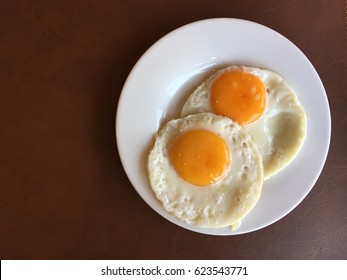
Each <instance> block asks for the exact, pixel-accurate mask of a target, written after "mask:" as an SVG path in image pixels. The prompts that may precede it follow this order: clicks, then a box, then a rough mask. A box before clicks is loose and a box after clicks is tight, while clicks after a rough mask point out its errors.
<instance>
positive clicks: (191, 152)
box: [169, 130, 230, 186]
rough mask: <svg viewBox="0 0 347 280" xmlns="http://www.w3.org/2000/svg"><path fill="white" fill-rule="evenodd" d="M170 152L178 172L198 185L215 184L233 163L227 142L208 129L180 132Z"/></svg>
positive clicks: (188, 180)
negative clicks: (231, 162)
mask: <svg viewBox="0 0 347 280" xmlns="http://www.w3.org/2000/svg"><path fill="white" fill-rule="evenodd" d="M169 154H170V160H171V163H172V165H173V166H174V168H175V170H176V172H177V173H178V174H179V175H180V176H181V177H182V178H183V179H184V180H186V181H187V182H189V183H191V184H193V185H196V186H207V185H210V184H213V183H215V182H216V181H218V180H219V179H221V178H222V177H223V175H224V173H225V171H226V170H227V169H228V167H229V165H230V151H229V147H228V145H227V143H226V142H225V141H224V139H223V138H221V137H220V136H218V135H217V134H215V133H213V132H210V131H207V130H191V131H188V132H186V133H184V134H182V135H180V136H179V137H178V138H177V139H176V140H175V141H174V143H173V145H172V146H171V147H170V151H169Z"/></svg>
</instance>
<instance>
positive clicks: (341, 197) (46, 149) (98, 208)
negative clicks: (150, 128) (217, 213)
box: [0, 0, 347, 259]
mask: <svg viewBox="0 0 347 280" xmlns="http://www.w3.org/2000/svg"><path fill="white" fill-rule="evenodd" d="M345 5H346V4H345V1H343V0H340V1H339V0H336V1H323V0H319V1H313V0H312V1H311V0H310V1H284V0H282V1H277V0H267V1H248V0H247V1H227V0H225V1H196V0H193V1H192V0H190V1H180V0H174V1H159V0H156V1H154V0H149V1H144V0H139V1H133V0H131V1H120V0H118V1H112V0H100V1H67V0H61V1H41V0H40V1H6V0H5V1H1V2H0V85H1V90H0V190H1V194H0V258H1V259H346V258H347V149H346V147H345V146H344V145H345V144H346V136H347V117H346V108H347V33H346V32H347V30H346V25H347V19H346V12H345V9H346V6H345ZM215 17H230V18H241V19H247V20H251V21H254V22H257V23H261V24H263V25H266V26H268V27H270V28H272V29H274V30H276V31H278V32H279V33H281V34H283V35H284V36H285V37H287V38H288V39H289V40H291V41H292V42H293V43H294V44H296V45H297V46H298V47H299V48H300V49H301V50H302V51H303V52H304V53H305V55H306V56H307V57H308V58H309V60H310V61H311V62H312V64H313V65H314V67H315V68H316V70H317V72H318V74H319V75H320V77H321V79H322V82H323V84H324V86H325V89H326V92H327V96H328V99H329V103H330V109H331V115H332V139H331V145H330V151H329V154H328V158H327V162H326V164H325V167H324V169H323V171H322V174H321V176H320V177H319V179H318V181H317V183H316V184H315V186H314V188H313V189H312V191H311V192H310V193H309V194H308V196H307V197H306V198H305V199H304V201H303V202H302V203H301V204H300V205H299V206H298V207H297V208H295V209H294V211H292V212H291V213H290V214H289V215H287V216H285V217H284V218H283V219H281V220H280V221H278V222H276V223H275V224H273V225H271V226H269V227H266V228H264V229H261V230H259V231H255V232H252V233H248V234H243V235H238V236H225V237H220V236H209V235H204V234H199V233H195V232H191V231H188V230H186V229H183V228H180V227H178V226H176V225H175V224H172V223H170V222H169V221H167V220H165V219H164V218H162V217H161V216H160V215H158V214H157V213H156V212H155V211H153V210H152V209H151V208H150V207H149V206H148V205H147V204H146V203H145V202H144V201H143V200H142V199H141V197H140V196H139V195H138V194H137V192H136V191H135V190H134V188H133V186H132V185H131V184H130V182H129V180H128V178H127V176H126V174H125V172H124V169H123V167H122V164H121V162H120V159H119V155H118V151H117V146H116V139H115V116H116V110H117V102H118V99H119V96H120V93H121V90H122V87H123V84H124V82H125V80H126V78H127V75H128V74H129V72H130V70H131V69H132V67H133V66H134V64H135V63H136V61H137V60H138V59H139V58H140V56H141V55H142V54H143V53H144V52H145V51H146V49H148V48H149V47H150V46H151V45H152V44H153V43H155V42H156V41H157V40H158V39H159V38H161V37H162V36H163V35H165V34H167V33H168V32H170V31H172V30H174V29H176V28H178V27H180V26H182V25H184V24H187V23H191V22H194V21H197V20H201V19H207V18H215ZM317 152H319V151H317Z"/></svg>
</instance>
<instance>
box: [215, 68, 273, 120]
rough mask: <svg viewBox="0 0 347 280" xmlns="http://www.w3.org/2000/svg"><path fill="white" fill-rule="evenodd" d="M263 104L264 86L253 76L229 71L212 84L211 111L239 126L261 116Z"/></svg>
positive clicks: (264, 101)
mask: <svg viewBox="0 0 347 280" xmlns="http://www.w3.org/2000/svg"><path fill="white" fill-rule="evenodd" d="M265 104H266V89H265V86H264V84H263V82H262V81H261V80H260V79H259V78H258V77H256V76H255V75H253V74H250V73H247V72H243V71H241V70H231V71H228V72H225V73H223V74H222V75H221V76H220V77H218V78H217V79H216V80H215V81H214V82H213V84H212V88H211V106H212V109H213V111H214V112H215V113H216V114H219V115H223V116H226V117H229V118H230V119H232V120H234V121H236V122H238V123H239V124H241V125H244V124H250V123H252V122H254V121H255V120H257V119H258V118H259V117H260V116H261V115H262V114H263V112H264V110H265Z"/></svg>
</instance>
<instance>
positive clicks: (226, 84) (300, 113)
mask: <svg viewBox="0 0 347 280" xmlns="http://www.w3.org/2000/svg"><path fill="white" fill-rule="evenodd" d="M200 112H212V113H215V114H218V115H222V116H226V117H229V118H230V119H232V120H234V121H236V122H237V123H239V124H240V125H242V126H244V127H245V128H246V129H247V130H248V132H249V134H250V135H251V136H252V137H253V139H254V141H255V143H256V145H257V146H258V149H259V151H260V154H261V156H262V161H263V167H264V178H265V179H268V178H270V177H271V176H272V175H274V174H276V173H277V172H279V171H280V170H281V169H283V168H284V167H285V166H287V165H288V164H289V163H290V162H291V161H292V160H293V159H294V158H295V156H296V155H297V154H298V152H299V150H300V149H301V147H302V145H303V143H304V139H305V137H306V113H305V111H304V109H303V107H302V106H301V104H300V102H299V100H298V98H297V96H296V94H295V92H294V90H293V89H292V88H291V87H290V86H289V85H288V83H287V82H286V81H285V80H284V79H283V78H282V77H281V76H280V75H278V74H277V73H274V72H272V71H269V70H264V69H259V68H253V67H245V66H231V67H228V68H225V69H222V70H219V71H217V72H216V73H215V74H213V75H212V76H211V77H210V78H208V79H207V80H206V81H204V82H203V83H202V84H201V85H200V86H198V88H197V89H196V90H195V91H194V92H193V93H192V94H191V95H190V97H189V98H188V100H187V101H186V103H185V104H184V106H183V109H182V112H181V116H182V117H184V116H187V115H190V114H196V113H200Z"/></svg>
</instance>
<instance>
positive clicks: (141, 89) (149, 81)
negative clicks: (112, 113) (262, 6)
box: [116, 18, 330, 235]
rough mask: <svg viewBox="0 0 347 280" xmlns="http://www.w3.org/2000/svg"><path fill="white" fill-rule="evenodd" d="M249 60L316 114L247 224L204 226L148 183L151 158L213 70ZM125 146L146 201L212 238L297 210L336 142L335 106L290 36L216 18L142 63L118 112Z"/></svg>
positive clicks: (165, 41) (175, 34)
mask: <svg viewBox="0 0 347 280" xmlns="http://www.w3.org/2000/svg"><path fill="white" fill-rule="evenodd" d="M233 64H236V65H248V66H255V67H261V68H267V69H270V70H273V71H275V72H278V73H279V74H280V75H281V76H283V77H284V78H285V79H286V80H287V82H288V83H289V84H290V85H291V86H292V87H293V88H294V90H295V91H296V93H297V95H298V98H299V100H300V102H301V104H302V105H303V107H304V108H305V110H306V111H307V113H308V123H307V128H308V130H307V138H306V140H305V143H304V146H303V148H302V149H301V151H300V153H299V155H298V156H297V157H296V158H295V160H294V161H293V162H292V163H291V164H290V165H289V166H288V167H286V168H285V169H284V170H283V171H281V172H280V173H278V174H276V175H275V176H274V177H272V178H271V179H270V180H268V181H266V182H265V183H264V186H263V192H262V195H261V198H260V200H259V202H258V204H257V205H256V207H255V208H254V209H253V210H252V211H251V212H250V214H249V215H247V216H246V217H245V218H244V219H243V220H242V225H241V227H240V228H239V229H238V230H236V231H234V232H232V231H230V230H229V228H221V229H200V228H197V227H194V226H189V225H187V224H185V223H183V222H180V221H178V220H177V219H176V218H174V217H172V216H171V215H169V214H168V213H166V212H165V210H164V209H163V208H162V207H161V205H160V203H159V202H158V201H157V199H156V198H155V196H154V194H153V193H152V190H151V188H150V186H149V183H148V178H147V169H146V160H147V155H148V151H149V149H150V147H151V144H152V137H153V134H154V133H155V132H156V131H157V130H158V128H159V127H160V125H162V124H163V123H165V122H166V121H168V120H169V119H172V118H175V117H179V114H180V111H181V108H182V105H183V103H184V101H185V100H186V98H187V97H188V95H189V94H190V93H191V92H192V90H193V89H194V87H195V86H197V85H198V84H199V83H200V82H201V81H202V80H203V79H204V78H206V77H207V76H208V74H209V72H210V71H211V69H212V68H216V67H221V66H225V65H233ZM116 137H117V145H118V150H119V154H120V158H121V161H122V164H123V166H124V169H125V172H126V174H127V176H128V177H129V179H130V181H131V183H132V185H133V186H134V188H135V189H136V191H137V192H138V193H139V195H140V196H141V197H142V198H143V200H144V201H145V202H146V203H147V204H148V205H149V206H150V207H152V208H153V209H154V210H155V211H156V212H158V213H159V214H160V215H162V216H163V217H164V218H166V219H167V220H169V221H171V222H173V223H175V224H177V225H179V226H181V227H183V228H186V229H189V230H192V231H196V232H200V233H205V234H212V235H234V234H241V233H247V232H251V231H254V230H258V229H261V228H263V227H265V226H268V225H270V224H272V223H274V222H276V221H278V220H279V219H281V218H282V217H284V216H285V215H286V214H288V213H289V212H290V211H292V210H293V209H294V208H295V207H296V206H297V205H298V204H299V203H300V202H301V201H302V200H303V199H304V198H305V196H306V195H307V194H308V192H309V191H310V190H311V189H312V187H313V186H314V184H315V182H316V180H317V179H318V177H319V174H320V172H321V170H322V168H323V165H324V162H325V160H326V156H327V153H328V149H329V142H330V111H329V104H328V100H327V96H326V93H325V90H324V87H323V84H322V82H321V80H320V78H319V76H318V74H317V72H316V71H315V69H314V67H313V66H312V64H311V63H310V61H309V60H308V59H307V58H306V57H305V55H304V54H303V53H302V52H301V51H300V50H299V49H298V48H297V47H296V46H295V45H294V44H293V43H291V42H290V41H289V40H288V39H286V38H285V37H283V36H282V35H280V34H279V33H277V32H275V31H273V30H271V29H269V28H267V27H265V26H263V25H260V24H256V23H253V22H249V21H245V20H239V19H228V18H218V19H208V20H202V21H198V22H194V23H191V24H188V25H185V26H183V27H181V28H178V29H176V30H174V31H172V32H171V33H169V34H167V35H166V36H164V37H163V38H161V39H160V40H159V41H158V42H156V43H155V44H154V45H153V46H152V47H151V48H149V49H148V50H147V51H146V53H145V54H144V55H143V56H142V57H141V58H140V60H139V61H138V62H137V63H136V65H135V66H134V68H133V69H132V71H131V73H130V74H129V76H128V79H127V81H126V83H125V85H124V88H123V90H122V93H121V96H120V100H119V103H118V109H117V117H116Z"/></svg>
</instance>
